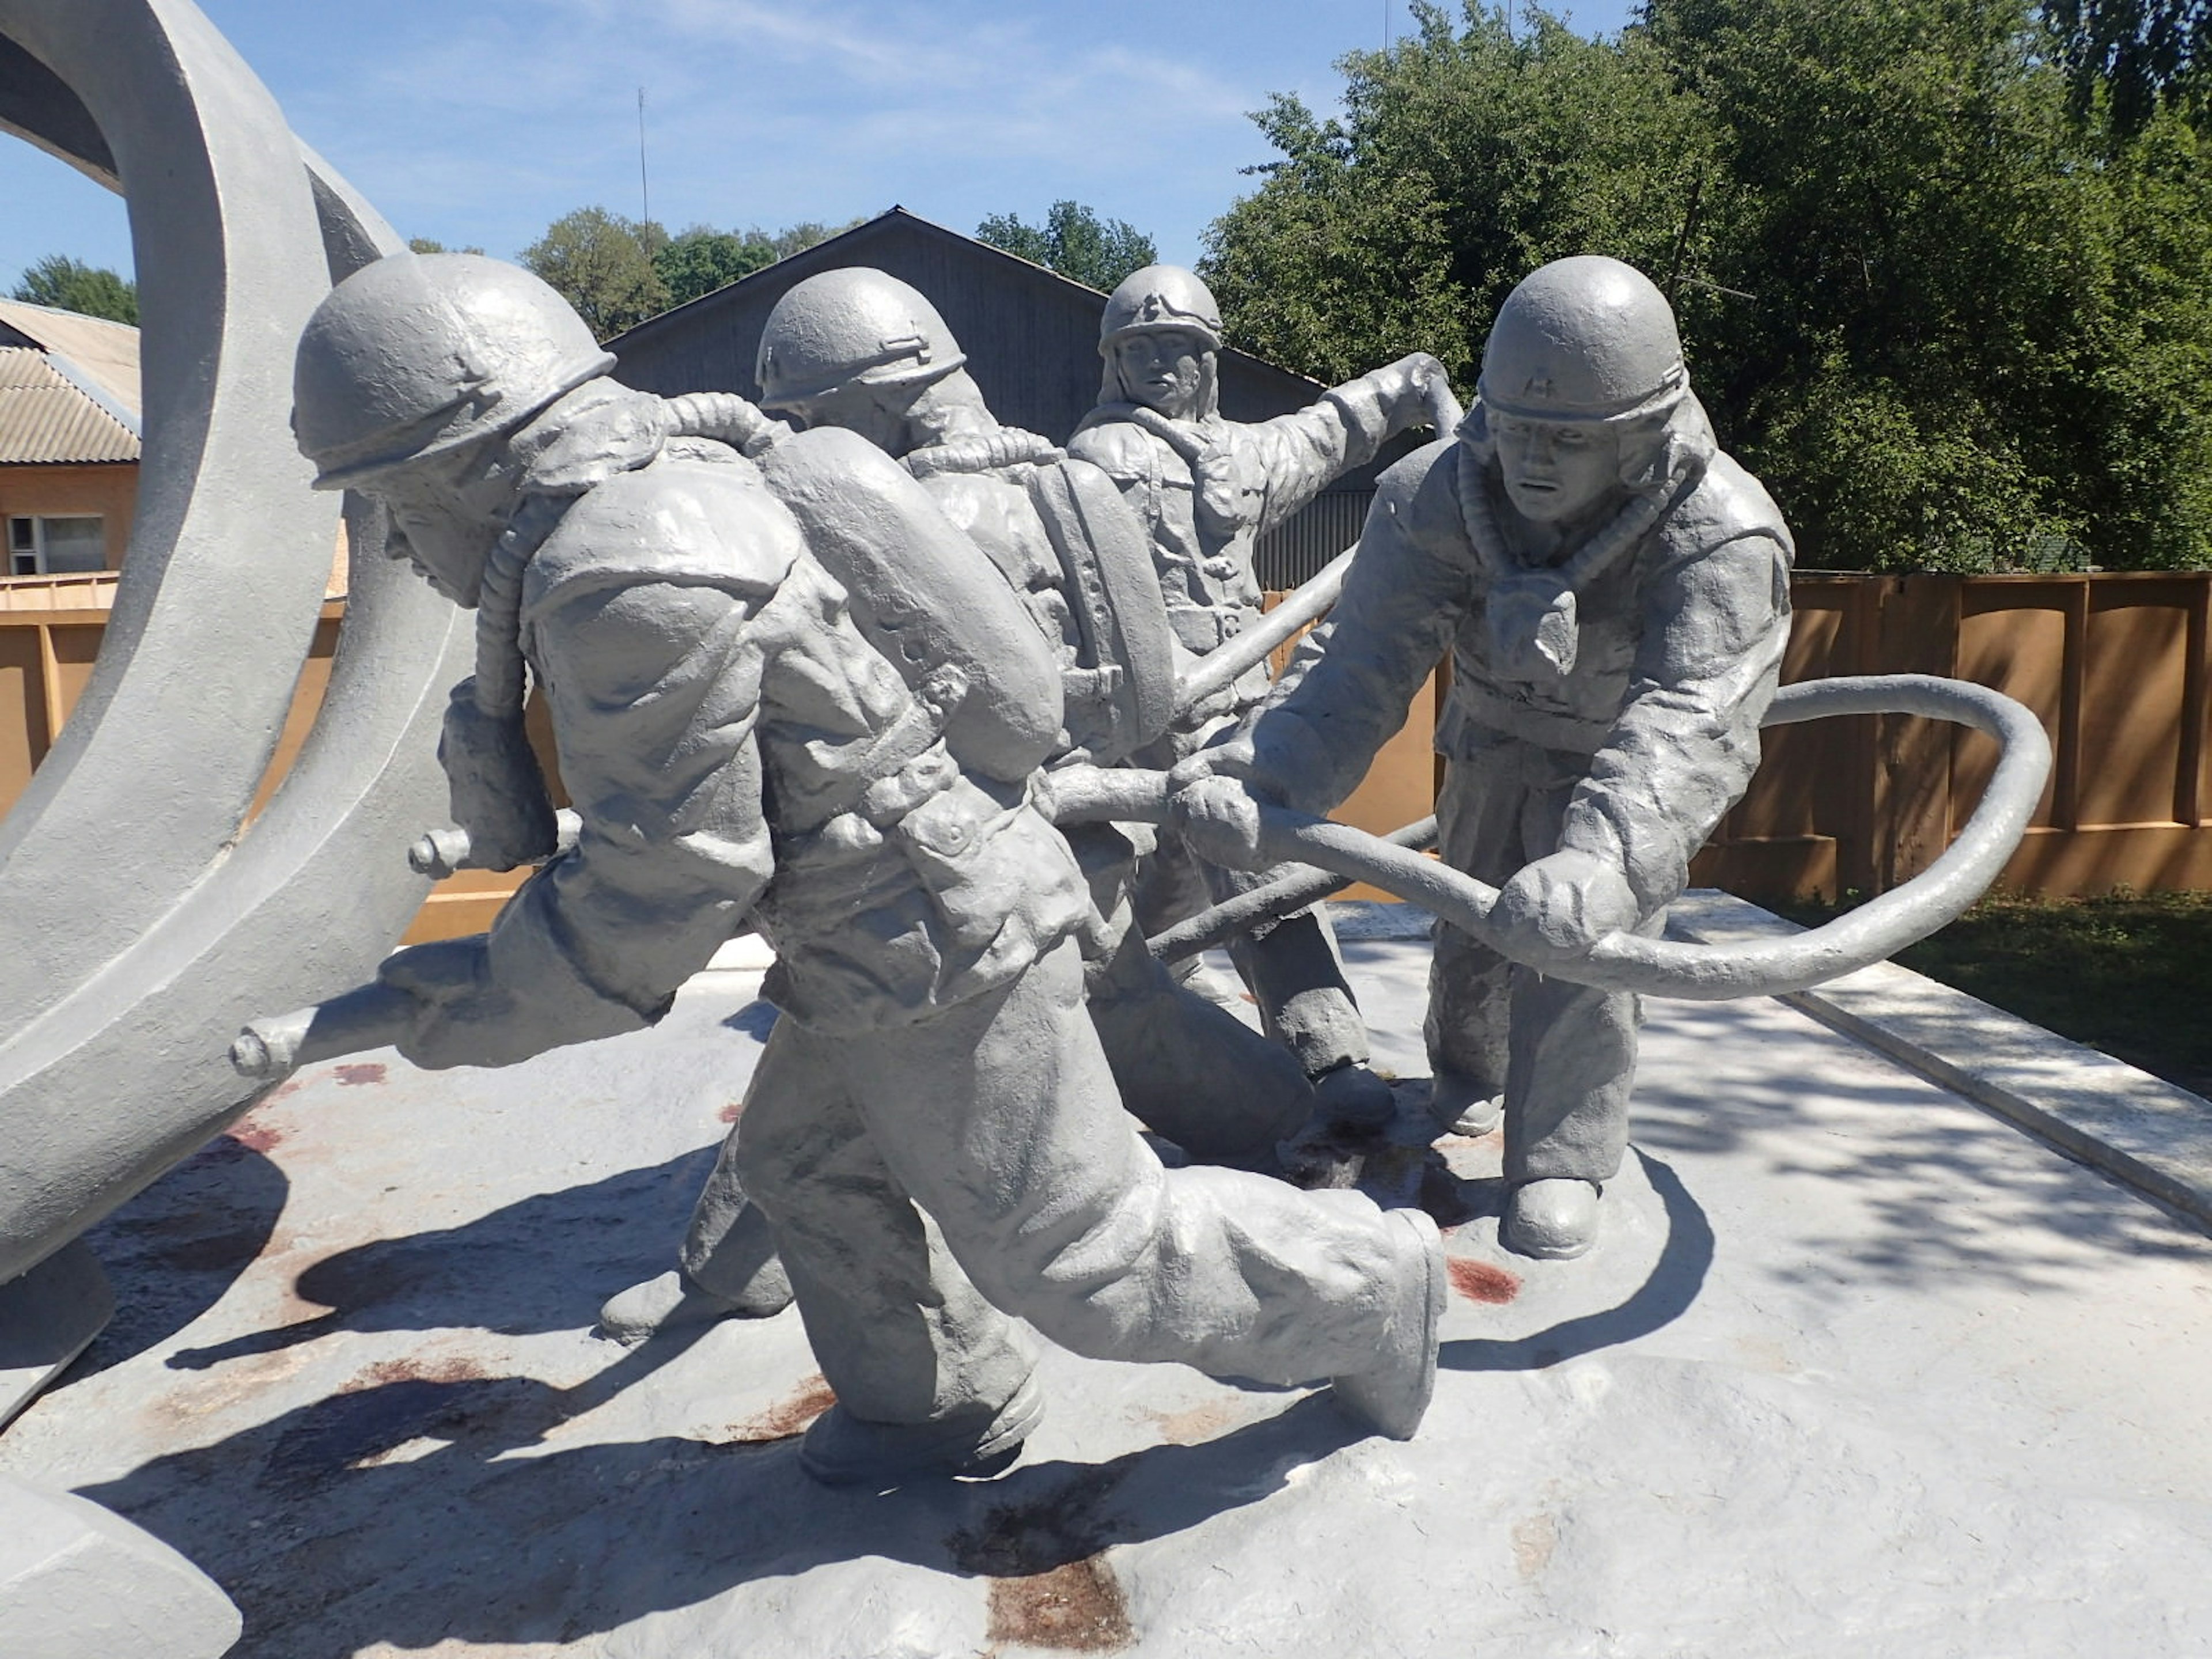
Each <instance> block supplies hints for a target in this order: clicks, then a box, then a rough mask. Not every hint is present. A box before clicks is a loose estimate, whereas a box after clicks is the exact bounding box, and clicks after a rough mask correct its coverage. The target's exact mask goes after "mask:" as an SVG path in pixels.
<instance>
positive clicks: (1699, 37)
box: [1204, 0, 2212, 569]
mask: <svg viewBox="0 0 2212 1659" xmlns="http://www.w3.org/2000/svg"><path fill="white" fill-rule="evenodd" d="M1416 20H1417V28H1416V30H1415V32H1414V33H1413V34H1412V35H1410V36H1409V37H1407V39H1406V40H1403V41H1401V43H1399V44H1398V45H1397V46H1395V47H1394V48H1393V49H1392V50H1390V51H1389V52H1358V53H1354V54H1352V56H1350V57H1348V58H1345V59H1344V60H1343V61H1342V63H1341V64H1340V68H1341V69H1342V70H1343V71H1344V73H1345V75H1346V96H1345V105H1346V109H1345V114H1344V115H1343V117H1342V118H1340V119H1337V120H1328V121H1324V120H1321V119H1318V118H1316V117H1315V116H1314V115H1313V114H1312V113H1311V112H1310V111H1309V110H1307V109H1306V108H1305V107H1304V106H1302V105H1300V104H1299V103H1297V101H1296V100H1290V99H1278V100H1275V102H1274V103H1273V105H1271V106H1270V107H1269V108H1268V109H1267V110H1266V111H1263V112H1261V113H1260V115H1258V116H1257V117H1256V119H1257V120H1258V122H1259V124H1260V126H1261V131H1262V132H1263V133H1265V134H1266V136H1267V138H1268V139H1269V140H1270V141H1271V143H1273V145H1274V146H1275V147H1276V149H1278V150H1279V153H1280V158H1281V159H1279V161H1275V162H1273V163H1272V164H1271V165H1270V166H1269V167H1267V169H1266V170H1265V178H1264V182H1263V183H1262V184H1261V186H1260V187H1259V189H1258V190H1257V191H1255V193H1254V194H1253V195H1251V196H1249V197H1246V198H1245V199H1243V201H1240V202H1239V203H1237V204H1236V205H1235V206H1234V207H1233V208H1232V209H1231V211H1230V212H1229V213H1228V214H1227V215H1226V216H1224V217H1223V218H1222V219H1221V220H1220V221H1218V222H1217V223H1216V224H1215V226H1214V227H1213V228H1212V230H1211V232H1210V233H1209V238H1208V254H1207V258H1206V263H1205V267H1204V269H1205V271H1206V276H1208V278H1209V279H1210V280H1211V281H1212V284H1213V287H1214V289H1215V292H1216V293H1217V295H1219V297H1220V298H1221V300H1222V301H1223V305H1224V310H1225V317H1226V319H1227V322H1228V325H1229V328H1230V331H1231V334H1232V335H1233V336H1234V337H1236V338H1237V343H1240V344H1243V345H1246V346H1249V348H1250V349H1254V350H1255V351H1258V352H1260V353H1261V354H1262V355H1264V356H1271V357H1273V358H1275V359H1277V360H1279V361H1281V362H1285V363H1287V364H1289V365H1291V366H1292V367H1296V368H1303V369H1305V370H1307V371H1309V372H1310V373H1313V374H1318V375H1320V376H1322V378H1326V379H1336V378H1340V377H1342V376H1344V375H1346V374H1352V373H1355V372H1357V371H1358V370H1359V369H1362V368H1368V367H1371V366H1372V365H1373V364H1375V363H1376V362H1384V361H1387V360H1388V359H1389V358H1390V357H1393V356H1397V355H1399V354H1400V353H1402V352H1404V351H1407V350H1410V349H1415V348H1423V349H1430V350H1433V351H1436V352H1437V354H1438V355H1439V356H1442V357H1443V358H1444V360H1445V361H1446V362H1447V363H1448V364H1449V366H1450V367H1451V368H1452V369H1453V370H1454V372H1455V376H1456V377H1458V378H1460V379H1461V380H1462V381H1463V382H1466V381H1471V380H1472V379H1473V377H1474V371H1475V369H1476V367H1477V365H1478V363H1479V361H1480V348H1481V343H1482V340H1483V338H1484V337H1485V335H1486V331H1487V329H1488V326H1489V322H1490V319H1491V317H1492V315H1493V314H1494V313H1495V312H1496V309H1497V307H1498V302H1499V301H1501V300H1502V299H1503V298H1504V295H1505V293H1506V291H1507V290H1508V289H1510V287H1511V285H1512V284H1513V283H1514V282H1516V281H1517V280H1518V279H1519V277H1520V276H1522V275H1524V274H1526V272H1527V271H1528V270H1530V269H1531V268H1533V267H1534V265H1536V264H1541V262H1543V261H1544V260H1547V259H1550V258H1559V257H1561V256H1563V255H1565V254H1569V253H1580V252H1601V253H1609V254H1613V255H1614V256H1616V257H1618V258H1623V259H1626V260H1627V261H1629V262H1630V263H1631V264H1635V265H1638V267H1640V268H1641V269H1643V270H1645V271H1647V272H1648V273H1650V275H1651V276H1652V277H1653V278H1654V280H1655V281H1656V282H1658V283H1660V285H1661V286H1662V288H1663V289H1666V290H1667V291H1668V294H1669V295H1670V297H1671V298H1672V299H1673V301H1674V306H1675V309H1676V312H1677V314H1678V316H1679V317H1680V320H1681V323H1682V327H1683V334H1684V339H1685V343H1686V349H1687V351H1688V353H1689V357H1690V362H1691V369H1692V375H1693V377H1694V378H1695V380H1696V382H1697V384H1698V387H1699V394H1700V396H1701V397H1703V398H1704V399H1705V402H1706V404H1708V406H1709V407H1710V408H1711V410H1712V411H1713V415H1714V418H1715V421H1716V423H1717V425H1718V427H1719V428H1720V430H1721V433H1722V436H1723V441H1724V442H1726V443H1727V444H1728V446H1729V448H1730V449H1732V450H1733V451H1735V453H1737V454H1738V455H1739V456H1741V458H1742V459H1744V460H1745V461H1746V462H1747V463H1748V464H1749V465H1751V466H1752V467H1753V470H1754V471H1757V472H1759V475H1760V476H1761V477H1762V478H1764V479H1765V482H1766V483H1767V484H1768V486H1769V488H1770V489H1772V490H1773V491H1774V492H1775V494H1776V495H1777V496H1778V499H1779V500H1780V501H1781V502H1782V505H1783V507H1784V510H1785V512H1786V513H1788V515H1789V517H1790V522H1791V524H1792V525H1793V526H1794V527H1795V528H1796V531H1797V532H1798V536H1799V540H1800V544H1801V550H1802V553H1803V556H1804V558H1805V562H1807V563H1808V564H1819V565H1822V566H1826V567H1828V568H1945V569H1990V568H2052V567H2068V566H2078V565H2079V564H2081V563H2082V562H2086V561H2090V560H2093V561H2094V562H2096V563H2098V564H2100V565H2104V566H2107V567H2115V568H2131V567H2142V566H2149V567H2172V566H2178V565H2184V564H2191V563H2200V562H2212V374H2208V373H2207V370H2208V368H2212V168H2208V167H2207V166H2206V165H2205V163H2206V161H2208V160H2212V157H2208V156H2207V155H2205V154H2204V153H2203V147H2202V143H2201V141H2200V139H2199V137H2198V135H2197V131H2196V130H2195V129H2194V128H2192V127H2191V125H2190V124H2189V122H2188V121H2187V120H2186V119H2185V118H2184V115H2183V113H2182V112H2180V111H2179V110H2178V109H2164V110H2160V111H2154V112H2152V114H2151V115H2150V116H2149V117H2148V118H2146V120H2145V122H2144V124H2143V125H2142V128H2141V129H2140V130H2139V131H2136V132H2135V133H2134V134H2132V135H2131V136H2130V135H2124V134H2122V133H2121V132H2120V131H2119V130H2118V128H2117V127H2116V126H2114V125H2112V124H2111V123H2110V122H2109V121H2105V120H2103V119H2101V118H2100V120H2099V121H2098V122H2096V123H2093V124H2092V125H2089V126H2085V125H2083V123H2082V122H2081V120H2080V119H2079V118H2077V117H2076V116H2075V114H2074V113H2072V106H2071V105H2070V103H2069V98H2070V89H2069V81H2068V78H2067V76H2066V74H2065V72H2064V70H2063V68H2062V67H2061V66H2059V65H2058V64H2056V63H2054V62H2053V61H2051V56H2050V54H2049V52H2048V51H2047V50H2046V46H2047V40H2048V37H2047V35H2045V33H2043V32H2042V29H2041V26H2040V23H2039V18H2038V16H2037V15H2036V14H2035V13H2034V12H2033V10H2032V9H2030V4H2029V0H1822V3H1821V4H1819V5H1816V6H1815V5H1806V4H1804V3H1802V0H1647V3H1646V5H1645V8H1644V13H1643V15H1642V19H1641V21H1639V23H1638V25H1637V26H1635V27H1631V28H1629V29H1627V30H1625V31H1624V32H1623V33H1621V34H1620V36H1619V37H1617V38H1615V39H1611V40H1599V41H1591V40H1584V39H1582V38H1581V37H1579V36H1577V35H1576V34H1575V33H1572V32H1571V31H1570V30H1568V29H1566V28H1565V27H1562V26H1560V25H1559V24H1558V23H1556V22H1554V21H1552V20H1551V19H1549V18H1547V17H1544V16H1542V15H1538V16H1537V17H1536V18H1535V19H1534V27H1533V28H1525V27H1524V28H1523V29H1522V32H1521V33H1519V34H1518V35H1517V36H1516V34H1515V33H1512V32H1510V31H1509V29H1508V27H1506V23H1505V21H1504V16H1503V15H1501V14H1498V13H1494V12H1490V11H1486V10H1484V9H1480V8H1479V7H1473V6H1470V7H1469V9H1468V10H1467V11H1466V13H1465V14H1464V15H1463V16H1462V17H1461V18H1460V19H1458V20H1457V21H1455V20H1453V19H1451V18H1449V17H1448V16H1447V15H1445V14H1444V13H1443V11H1442V10H1441V9H1438V8H1437V7H1435V6H1432V5H1424V6H1420V7H1419V8H1417V11H1416Z"/></svg>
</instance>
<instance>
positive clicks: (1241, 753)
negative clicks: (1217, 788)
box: [1168, 737, 1260, 792]
mask: <svg viewBox="0 0 2212 1659" xmlns="http://www.w3.org/2000/svg"><path fill="white" fill-rule="evenodd" d="M1259 766H1260V759H1259V756H1258V754H1257V753H1256V752H1255V750H1254V749H1253V747H1252V739H1251V738H1249V737H1236V738H1229V739H1228V740H1227V741H1225V742H1222V743H1216V744H1208V745H1207V746H1206V748H1204V749H1201V750H1199V751H1198V752H1197V753H1196V754H1194V755H1188V756H1185V757H1183V758H1182V760H1181V761H1179V762H1177V763H1176V769H1175V770H1173V771H1172V772H1170V773H1169V774H1168V788H1169V789H1170V792H1172V791H1176V790H1181V789H1186V788H1188V787H1190V786H1191V785H1192V784H1194V783H1196V782H1197V781H1199V780H1200V779H1201V778H1237V779H1239V780H1249V779H1250V778H1251V777H1252V776H1253V775H1254V774H1255V772H1257V771H1258V770H1259Z"/></svg>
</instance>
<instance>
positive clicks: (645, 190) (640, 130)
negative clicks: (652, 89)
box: [637, 87, 653, 252]
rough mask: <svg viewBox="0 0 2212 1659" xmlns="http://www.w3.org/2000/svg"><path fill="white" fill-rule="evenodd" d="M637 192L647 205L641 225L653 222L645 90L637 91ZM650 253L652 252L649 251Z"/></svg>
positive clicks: (641, 88) (640, 221)
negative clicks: (646, 153) (646, 142)
mask: <svg viewBox="0 0 2212 1659" xmlns="http://www.w3.org/2000/svg"><path fill="white" fill-rule="evenodd" d="M637 191H638V194H639V196H640V197H642V198H643V200H644V204H645V211H644V214H643V216H641V218H640V220H639V223H641V224H645V225H649V224H651V223H652V222H653V179H652V178H651V176H650V175H649V174H647V172H646V170H645V88H643V87H640V88H638V89H637ZM648 252H650V250H648Z"/></svg>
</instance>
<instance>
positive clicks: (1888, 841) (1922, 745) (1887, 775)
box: [1869, 575, 1963, 893]
mask: <svg viewBox="0 0 2212 1659" xmlns="http://www.w3.org/2000/svg"><path fill="white" fill-rule="evenodd" d="M1962 586H1963V585H1962V582H1961V579H1960V578H1959V577H1957V576H1938V575H1915V576H1906V577H1905V578H1903V579H1901V580H1899V581H1898V582H1897V583H1896V584H1895V585H1894V586H1892V587H1891V588H1890V590H1889V592H1888V593H1887V596H1886V603H1885V604H1884V605H1883V606H1882V610H1881V643H1880V656H1881V666H1880V667H1879V668H1877V669H1876V670H1875V672H1877V673H1882V674H1942V675H1947V676H1948V675H1950V674H1954V673H1956V672H1957V671H1958V664H1959V623H1960V595H1961V591H1962ZM1951 748H1952V732H1951V728H1950V727H1949V726H1946V725H1944V724H1942V722H1941V721H1937V720H1916V719H1914V718H1912V717H1911V716H1910V715H1905V714H1884V715H1882V716H1881V719H1880V720H1878V721H1877V723H1876V732H1875V775H1874V784H1875V788H1874V798H1875V872H1874V874H1875V886H1874V887H1873V888H1871V889H1870V890H1869V891H1871V892H1877V893H1886V892H1888V891H1889V890H1891V889H1892V888H1894V887H1897V886H1899V885H1901V884H1903V883H1905V882H1907V881H1910V880H1911V878H1913V877H1915V876H1917V875H1918V874H1919V873H1920V872H1922V871H1923V870H1925V869H1926V868H1927V867H1928V866H1929V865H1931V864H1933V863H1934V862H1935V861H1936V859H1937V858H1938V857H1939V856H1941V855H1942V851H1943V849H1944V848H1946V847H1948V846H1949V845H1950V843H1951Z"/></svg>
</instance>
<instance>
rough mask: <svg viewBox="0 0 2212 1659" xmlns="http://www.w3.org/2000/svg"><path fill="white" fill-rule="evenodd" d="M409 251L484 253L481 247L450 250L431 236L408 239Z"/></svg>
mask: <svg viewBox="0 0 2212 1659" xmlns="http://www.w3.org/2000/svg"><path fill="white" fill-rule="evenodd" d="M407 251H408V252H410V253H482V252H483V249H482V248H480V247H456V248H448V247H447V246H446V245H445V244H444V243H443V242H441V241H439V240H436V239H435V238H434V237H429V236H410V237H409V238H408V239H407Z"/></svg>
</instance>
